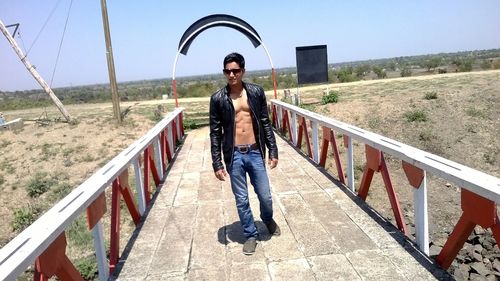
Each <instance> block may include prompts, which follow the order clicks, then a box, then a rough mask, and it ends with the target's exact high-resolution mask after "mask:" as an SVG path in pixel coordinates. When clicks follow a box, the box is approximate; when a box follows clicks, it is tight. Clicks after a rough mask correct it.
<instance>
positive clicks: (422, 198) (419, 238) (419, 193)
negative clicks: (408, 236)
mask: <svg viewBox="0 0 500 281" xmlns="http://www.w3.org/2000/svg"><path fill="white" fill-rule="evenodd" d="M426 177H427V176H426V172H425V171H424V178H423V179H422V183H421V184H420V187H419V188H418V189H414V190H413V206H414V208H415V239H416V242H417V245H418V247H419V248H420V250H421V251H422V252H424V253H425V254H426V255H429V217H428V213H427V183H426Z"/></svg>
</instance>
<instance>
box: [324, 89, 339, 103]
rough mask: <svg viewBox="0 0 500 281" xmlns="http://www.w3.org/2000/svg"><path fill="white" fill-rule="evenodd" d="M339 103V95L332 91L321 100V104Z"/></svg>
mask: <svg viewBox="0 0 500 281" xmlns="http://www.w3.org/2000/svg"><path fill="white" fill-rule="evenodd" d="M338 101H339V93H338V92H335V91H330V92H329V93H328V94H327V95H324V96H323V97H322V98H321V104H329V103H336V102H338Z"/></svg>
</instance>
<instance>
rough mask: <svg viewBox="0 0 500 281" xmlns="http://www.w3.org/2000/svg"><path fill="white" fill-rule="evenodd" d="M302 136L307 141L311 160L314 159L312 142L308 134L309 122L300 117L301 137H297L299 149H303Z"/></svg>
mask: <svg viewBox="0 0 500 281" xmlns="http://www.w3.org/2000/svg"><path fill="white" fill-rule="evenodd" d="M302 136H304V138H305V139H306V145H307V153H308V155H309V158H312V148H311V142H310V141H309V133H308V132H307V122H306V118H304V116H300V117H299V135H298V136H297V148H299V149H301V148H302Z"/></svg>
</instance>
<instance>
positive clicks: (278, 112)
mask: <svg viewBox="0 0 500 281" xmlns="http://www.w3.org/2000/svg"><path fill="white" fill-rule="evenodd" d="M282 110H283V109H282V108H281V105H277V106H276V111H277V112H276V113H277V114H276V117H277V119H278V120H276V121H277V122H276V123H277V124H278V126H277V128H278V129H280V130H282V129H283V128H282V127H281V126H282V125H281V120H282V118H283V112H281V111H282Z"/></svg>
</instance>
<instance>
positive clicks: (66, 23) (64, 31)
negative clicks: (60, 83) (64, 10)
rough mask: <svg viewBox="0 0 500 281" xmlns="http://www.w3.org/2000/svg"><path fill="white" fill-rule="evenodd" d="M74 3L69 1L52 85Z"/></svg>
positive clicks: (51, 80) (51, 79)
mask: <svg viewBox="0 0 500 281" xmlns="http://www.w3.org/2000/svg"><path fill="white" fill-rule="evenodd" d="M72 5H73V0H71V2H70V3H69V8H68V14H67V15H66V22H65V23H64V29H63V34H62V36H61V41H60V42H59V50H57V57H56V63H55V64H54V70H53V71H52V77H51V78H50V87H52V82H53V81H54V75H55V74H56V68H57V63H58V62H59V56H60V55H61V49H62V44H63V41H64V35H65V34H66V27H67V26H68V20H69V15H70V12H71V6H72Z"/></svg>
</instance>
